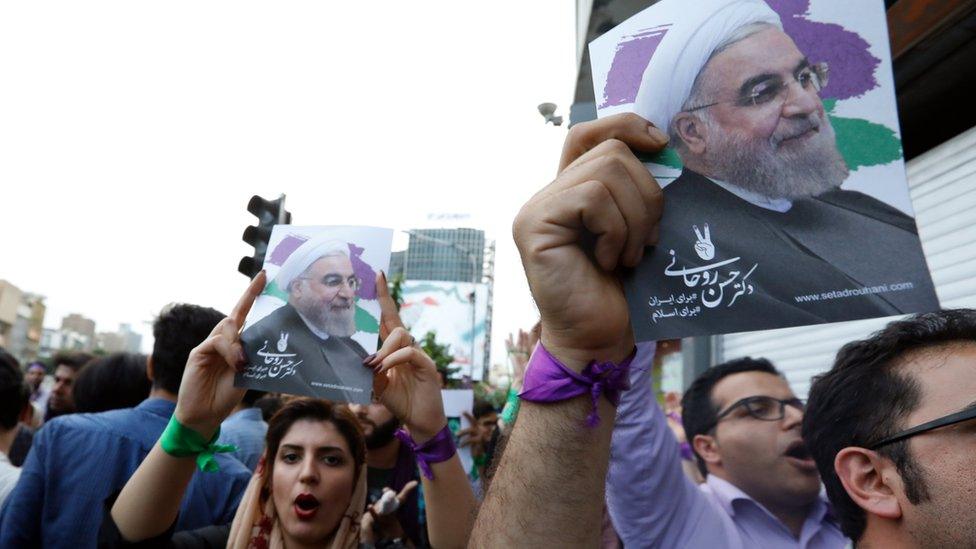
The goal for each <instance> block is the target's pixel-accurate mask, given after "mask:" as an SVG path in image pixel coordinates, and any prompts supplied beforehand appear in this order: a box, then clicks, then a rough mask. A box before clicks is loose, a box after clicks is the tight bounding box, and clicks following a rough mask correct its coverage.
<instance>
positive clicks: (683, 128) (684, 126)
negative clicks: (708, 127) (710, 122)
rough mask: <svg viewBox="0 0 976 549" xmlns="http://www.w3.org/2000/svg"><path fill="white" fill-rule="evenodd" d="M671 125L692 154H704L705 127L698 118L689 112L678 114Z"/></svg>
mask: <svg viewBox="0 0 976 549" xmlns="http://www.w3.org/2000/svg"><path fill="white" fill-rule="evenodd" d="M672 124H674V128H675V131H677V133H678V137H680V138H681V140H682V141H684V143H685V146H686V147H688V150H689V151H690V152H691V153H692V154H702V153H704V152H705V145H706V143H705V125H704V123H703V122H702V121H701V119H700V118H698V117H697V116H695V115H694V114H692V113H690V112H679V113H678V114H677V115H675V117H674V120H673V121H672Z"/></svg>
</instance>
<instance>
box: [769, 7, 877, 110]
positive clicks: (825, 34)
mask: <svg viewBox="0 0 976 549" xmlns="http://www.w3.org/2000/svg"><path fill="white" fill-rule="evenodd" d="M766 3H767V4H769V7H771V8H772V9H773V10H774V11H776V13H778V14H779V16H780V19H781V20H782V21H783V30H784V31H786V34H788V35H790V38H792V39H793V41H794V42H796V46H797V47H798V48H799V49H800V51H801V52H803V54H804V55H806V56H807V58H808V59H810V61H811V62H812V63H818V62H820V61H826V62H827V65H828V66H829V67H830V79H829V82H828V84H827V87H826V88H824V90H823V91H822V92H821V94H820V95H821V97H824V98H833V99H850V98H852V97H859V96H861V95H864V94H865V93H866V92H868V91H870V90H872V89H874V88H876V87H878V81H877V80H876V79H875V77H874V71H875V70H877V68H878V66H879V65H880V64H881V60H880V59H878V58H877V57H875V56H873V55H871V51H870V49H869V48H870V44H868V42H867V40H865V39H864V38H861V36H860V35H859V34H857V33H856V32H852V31H849V30H847V29H845V28H844V27H842V26H840V25H837V24H834V23H820V22H817V21H811V20H809V19H807V18H806V16H807V15H809V11H810V0H766Z"/></svg>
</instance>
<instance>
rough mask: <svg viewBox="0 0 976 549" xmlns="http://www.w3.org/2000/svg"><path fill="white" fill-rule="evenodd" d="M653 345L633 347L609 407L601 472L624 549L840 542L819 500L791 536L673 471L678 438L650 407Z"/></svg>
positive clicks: (718, 488) (768, 517) (761, 511)
mask: <svg viewBox="0 0 976 549" xmlns="http://www.w3.org/2000/svg"><path fill="white" fill-rule="evenodd" d="M653 357H654V344H653V343H651V344H640V345H638V349H637V357H636V358H635V359H634V362H633V363H632V364H631V370H630V372H631V375H630V380H631V386H632V387H631V389H630V390H629V391H624V393H623V398H622V399H621V401H620V405H619V406H618V407H617V421H616V425H615V426H614V430H613V442H612V443H611V446H610V470H609V472H608V473H607V507H608V509H609V511H610V517H611V518H612V519H613V524H614V527H615V528H616V529H617V533H618V534H619V535H620V539H621V540H623V543H624V547H627V548H628V549H632V548H637V547H709V548H712V547H716V548H717V547H728V548H736V549H739V548H741V549H746V548H751V547H763V548H764V549H766V548H768V549H778V548H791V549H792V548H800V547H803V548H816V549H828V548H829V549H833V548H838V549H839V548H842V547H846V546H847V545H848V540H847V538H845V537H844V535H843V534H841V532H840V529H839V528H838V527H837V524H836V521H835V520H834V519H833V516H832V514H831V513H830V507H829V504H828V503H827V501H826V500H825V499H824V498H823V497H822V496H821V498H820V499H819V500H818V501H817V503H816V505H814V507H813V509H812V510H811V512H810V515H809V516H808V517H807V520H806V522H805V523H804V524H803V529H802V530H801V532H800V537H799V539H797V538H795V537H793V534H792V533H791V532H790V530H789V529H788V528H787V527H786V526H785V525H784V524H783V523H782V522H781V521H780V520H779V519H777V518H776V517H774V516H773V515H772V514H771V513H770V512H769V511H767V510H766V509H765V508H764V507H763V506H762V505H760V504H759V503H758V502H757V501H755V500H754V499H752V498H751V497H749V496H748V495H746V493H745V492H743V491H742V490H740V489H738V488H736V487H735V486H733V485H732V484H730V483H728V482H726V481H724V480H722V479H719V478H717V477H715V476H714V475H709V476H708V480H707V482H706V483H705V484H703V485H701V486H696V485H695V484H694V483H693V482H692V481H690V480H688V478H687V477H685V475H684V472H683V471H682V470H681V454H680V450H679V448H678V441H677V440H675V438H674V435H673V434H672V433H671V430H670V429H669V428H668V425H667V421H666V420H665V417H664V412H663V411H661V409H660V407H658V406H657V405H656V404H655V401H654V390H653V387H652V385H651V375H650V367H651V362H652V360H653Z"/></svg>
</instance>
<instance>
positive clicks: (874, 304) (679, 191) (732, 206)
mask: <svg viewBox="0 0 976 549" xmlns="http://www.w3.org/2000/svg"><path fill="white" fill-rule="evenodd" d="M664 202H665V205H664V216H663V218H662V220H661V234H660V239H659V241H658V245H657V246H656V247H655V248H654V249H649V250H647V254H646V255H645V258H644V261H643V262H642V263H641V264H640V265H639V266H638V267H637V268H636V269H635V270H634V272H633V273H632V274H633V276H632V277H628V279H627V281H626V289H627V301H628V304H629V307H630V314H631V323H632V324H633V326H634V333H635V335H636V336H637V339H638V340H640V341H646V340H654V339H669V338H676V337H685V336H693V335H706V334H715V333H730V332H744V331H749V330H763V329H770V328H781V327H787V326H799V325H807V324H818V323H825V322H836V321H842V320H854V319H863V318H873V317H883V316H890V315H896V314H900V313H912V312H921V311H932V310H935V309H937V308H938V307H939V303H938V299H937V298H936V295H935V289H934V287H933V286H932V281H931V278H930V277H929V273H928V267H927V265H926V263H925V257H924V255H923V254H922V247H921V243H920V242H919V240H918V232H917V229H916V226H915V220H914V219H913V218H911V217H909V216H907V215H905V214H904V213H902V212H900V211H898V210H896V209H895V208H892V207H891V206H888V205H887V204H885V203H883V202H881V201H879V200H876V199H874V198H872V197H870V196H868V195H865V194H863V193H860V192H856V191H846V190H840V189H837V190H833V191H829V192H827V193H824V194H822V195H820V196H817V197H814V198H805V199H801V200H796V201H794V202H793V205H792V207H791V208H790V210H789V211H787V212H785V213H780V212H775V211H771V210H768V209H765V208H761V207H759V206H755V205H753V204H751V203H749V202H746V201H745V200H742V199H741V198H739V197H738V196H736V195H734V194H732V193H730V192H728V191H727V190H725V189H724V188H722V187H721V186H719V185H717V184H715V183H714V182H713V181H711V180H709V179H707V178H705V177H703V176H701V175H699V174H697V173H695V172H693V171H691V170H688V169H685V170H684V172H683V173H682V174H681V176H680V177H679V178H678V179H676V180H675V181H674V182H673V183H671V184H670V185H668V186H667V187H665V188H664ZM705 224H708V227H709V233H710V237H711V238H710V240H711V243H712V245H713V247H714V257H711V258H708V259H704V258H703V257H701V255H700V254H699V253H698V251H696V249H695V246H696V243H697V242H698V241H699V238H698V235H697V234H696V232H695V227H697V228H698V233H702V234H703V233H704V232H705V231H704V226H705ZM700 248H701V247H700ZM706 248H707V247H706ZM672 251H673V254H672ZM704 255H706V256H707V255H708V253H707V251H705V254H704ZM735 258H738V260H735ZM722 262H728V263H726V264H725V265H722V266H720V267H718V268H716V269H707V268H704V267H706V266H709V265H715V264H716V263H722ZM753 267H755V268H753ZM750 271H751V272H750ZM666 272H667V273H670V275H668V274H666ZM682 272H684V273H686V274H684V275H682V274H681V273H682Z"/></svg>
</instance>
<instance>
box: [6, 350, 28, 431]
mask: <svg viewBox="0 0 976 549" xmlns="http://www.w3.org/2000/svg"><path fill="white" fill-rule="evenodd" d="M24 388H25V385H24V374H23V372H21V371H20V363H19V362H17V359H16V358H14V357H13V355H11V354H10V353H8V352H7V351H6V350H5V349H3V348H2V347H0V429H3V430H4V431H9V430H10V429H13V428H14V427H16V426H17V422H18V420H19V419H20V412H21V411H23V409H24V405H25V404H26V403H27V399H28V398H29V396H30V392H29V391H26V392H25V391H24Z"/></svg>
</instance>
